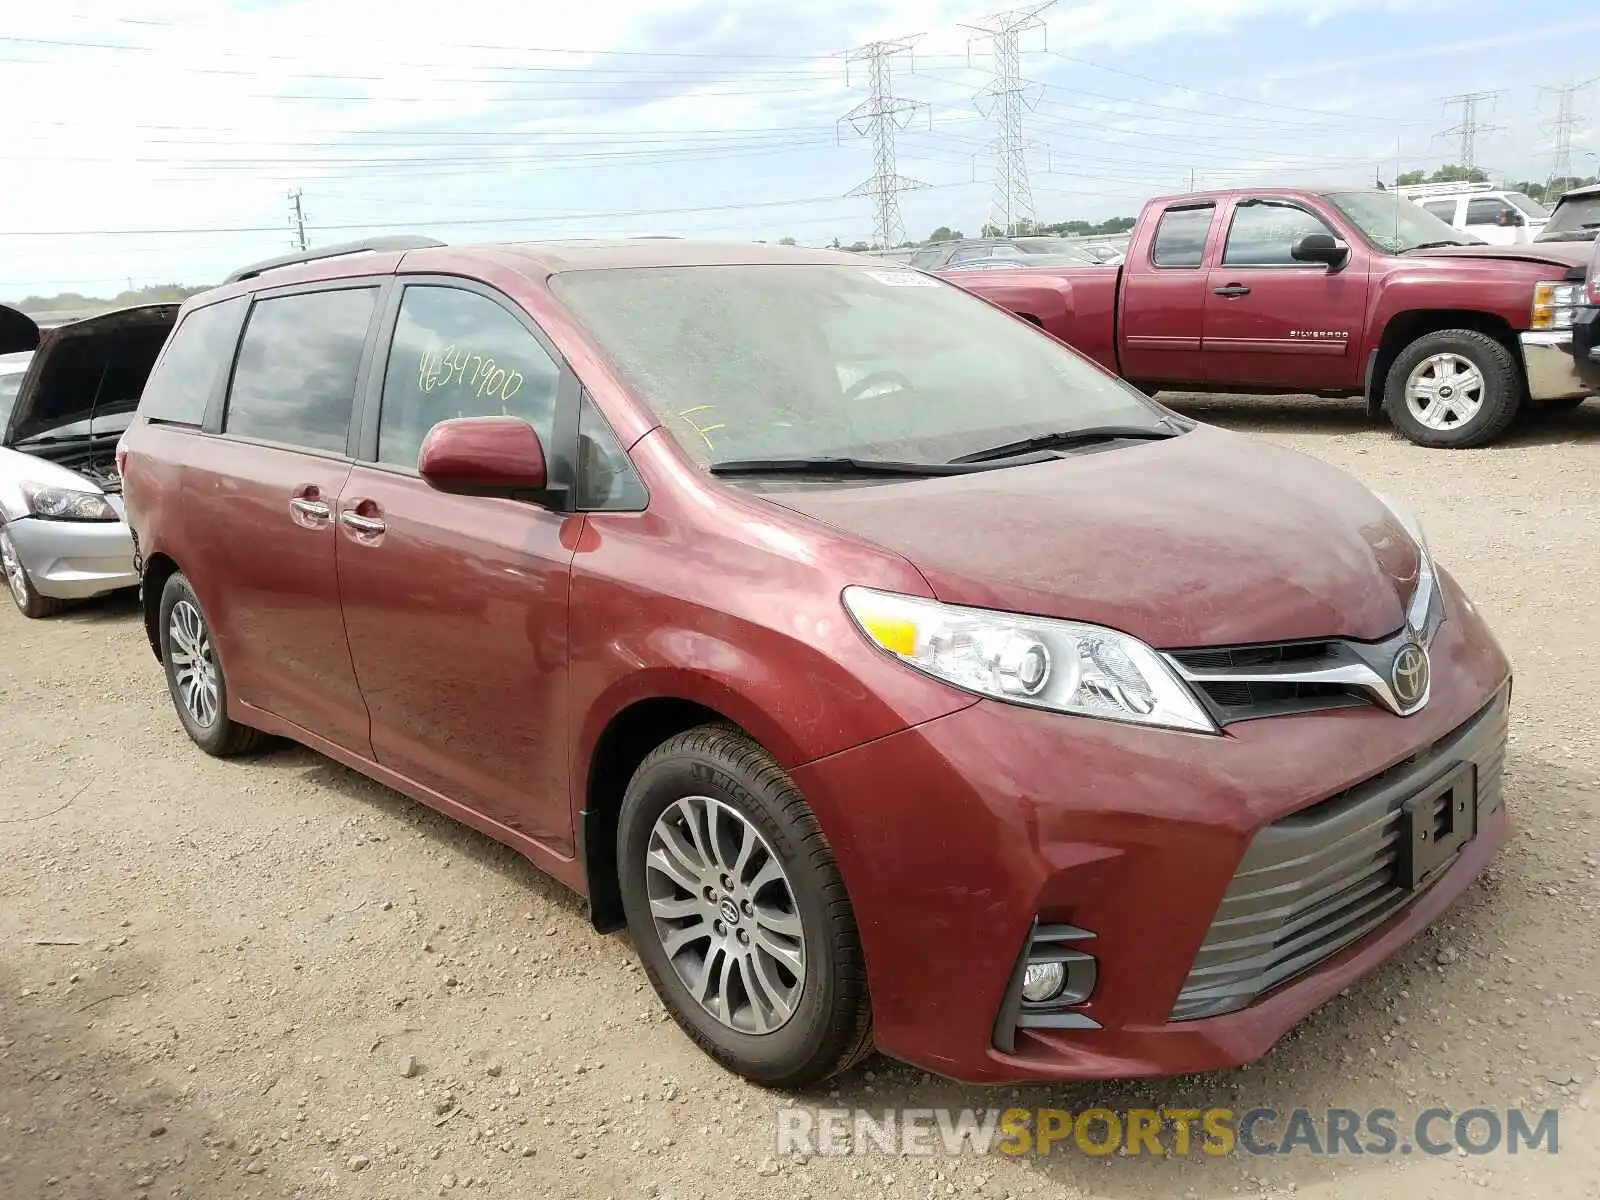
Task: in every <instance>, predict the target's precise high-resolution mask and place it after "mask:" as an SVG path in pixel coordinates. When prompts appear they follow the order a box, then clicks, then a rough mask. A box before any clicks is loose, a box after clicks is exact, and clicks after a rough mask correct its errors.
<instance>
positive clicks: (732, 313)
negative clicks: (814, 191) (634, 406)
mask: <svg viewBox="0 0 1600 1200" xmlns="http://www.w3.org/2000/svg"><path fill="white" fill-rule="evenodd" d="M551 287H552V289H553V290H554V291H555V292H556V294H557V295H558V296H559V297H560V298H561V300H562V302H563V303H564V304H565V305H566V306H567V308H568V309H569V310H571V312H572V313H573V314H574V315H575V316H576V317H577V318H578V320H579V321H580V322H581V323H582V324H583V325H585V326H586V327H587V328H588V331H589V332H590V334H591V335H592V336H593V337H594V338H595V340H596V341H597V342H598V344H599V346H600V348H601V349H602V350H604V352H605V353H606V354H607V355H608V356H609V357H610V358H611V360H612V362H614V363H615V364H616V366H617V368H618V369H619V370H620V371H621V372H622V373H623V374H624V375H625V376H626V377H627V379H628V380H629V382H630V383H631V384H632V385H633V387H634V388H635V389H636V390H637V392H638V393H639V395H640V397H641V398H642V399H643V400H644V401H645V402H646V403H647V404H649V405H650V407H651V408H652V409H653V411H654V412H655V414H656V416H657V417H658V418H659V419H660V420H661V422H662V423H663V425H665V426H666V427H667V428H668V429H669V430H670V431H671V432H672V434H673V435H674V436H675V437H676V438H677V440H678V441H679V442H680V443H681V444H682V445H683V447H684V449H685V450H686V451H687V452H688V453H689V454H690V455H691V456H692V457H694V458H695V459H696V460H697V461H699V462H700V463H701V464H702V465H711V464H714V463H717V462H727V461H730V460H751V459H761V460H767V459H777V458H795V457H803V458H854V459H884V460H894V461H896V462H901V463H947V462H949V461H950V460H951V459H954V458H957V457H959V456H961V455H964V454H971V453H973V452H975V451H980V450H984V449H986V448H989V447H993V446H996V445H1000V444H1004V443H1009V442H1014V441H1020V440H1022V439H1025V438H1029V437H1034V436H1037V435H1041V434H1047V433H1048V434H1057V433H1061V432H1063V431H1068V430H1072V429H1077V428H1083V427H1086V426H1103V425H1119V426H1137V427H1141V428H1151V429H1154V428H1156V427H1158V426H1159V425H1160V423H1161V420H1162V414H1161V412H1160V410H1159V409H1157V408H1156V406H1155V405H1154V404H1152V403H1150V402H1148V401H1146V400H1145V398H1144V397H1143V396H1141V395H1140V394H1139V393H1138V392H1136V391H1134V390H1133V389H1132V388H1131V387H1129V386H1128V385H1126V384H1124V383H1122V382H1120V381H1119V380H1117V379H1116V378H1114V377H1112V376H1110V375H1108V374H1106V373H1105V372H1103V371H1101V370H1099V369H1098V368H1097V367H1095V366H1093V365H1091V364H1090V363H1089V362H1087V361H1086V360H1084V359H1082V358H1080V357H1079V356H1078V355H1077V354H1076V353H1075V352H1073V351H1071V350H1069V349H1067V347H1066V346H1064V345H1062V344H1061V343H1060V342H1058V341H1056V340H1055V339H1053V338H1051V337H1049V336H1048V335H1046V334H1044V333H1042V332H1040V331H1039V330H1037V329H1035V328H1033V327H1032V326H1031V325H1028V324H1026V323H1025V322H1022V321H1020V320H1017V319H1016V318H1014V317H1012V316H1010V315H1008V314H1006V313H1004V312H1001V311H999V310H998V309H995V308H993V307H991V306H990V305H988V304H986V303H985V302H983V301H981V300H979V299H977V298H976V297H974V296H972V295H970V294H968V293H967V292H965V291H963V290H961V289H960V288H958V287H956V286H955V285H954V284H949V283H944V282H942V281H940V280H937V279H933V278H931V277H929V276H926V275H922V274H920V273H918V272H914V271H908V270H905V269H903V268H895V267H879V268H872V267H856V266H849V265H837V266H835V265H832V264H826V265H825V264H813V263H795V264H772V265H757V266H691V267H649V268H636V269H625V270H603V271H575V272H569V273H566V274H561V275H557V276H555V277H554V278H553V279H552V280H551Z"/></svg>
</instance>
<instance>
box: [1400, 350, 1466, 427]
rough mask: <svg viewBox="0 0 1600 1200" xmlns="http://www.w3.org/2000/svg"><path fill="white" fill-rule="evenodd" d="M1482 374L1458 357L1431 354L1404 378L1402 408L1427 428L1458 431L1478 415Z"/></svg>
mask: <svg viewBox="0 0 1600 1200" xmlns="http://www.w3.org/2000/svg"><path fill="white" fill-rule="evenodd" d="M1483 392H1484V380H1483V372H1482V371H1480V370H1479V369H1478V368H1477V366H1476V365H1475V364H1474V363H1473V362H1472V360H1471V359H1469V358H1466V357H1464V356H1462V355H1460V354H1450V353H1444V354H1433V355H1430V356H1429V357H1427V358H1425V359H1423V360H1422V361H1421V362H1419V363H1418V364H1417V365H1416V367H1415V368H1413V369H1412V372H1411V374H1410V376H1409V377H1408V378H1407V379H1406V407H1407V408H1408V409H1409V410H1410V412H1411V415H1412V416H1413V417H1415V418H1416V419H1417V420H1418V421H1419V422H1421V423H1422V424H1423V425H1425V426H1427V427H1428V428H1429V429H1439V430H1449V429H1459V428H1460V427H1461V426H1463V425H1465V424H1467V423H1468V422H1469V421H1471V420H1472V419H1473V418H1474V417H1476V416H1477V415H1478V412H1479V410H1480V409H1482V408H1483V400H1484V395H1483Z"/></svg>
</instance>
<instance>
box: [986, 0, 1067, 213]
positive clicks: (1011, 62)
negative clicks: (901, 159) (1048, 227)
mask: <svg viewBox="0 0 1600 1200" xmlns="http://www.w3.org/2000/svg"><path fill="white" fill-rule="evenodd" d="M1054 3H1055V0H1044V3H1042V4H1035V5H1033V6H1032V7H1030V8H1018V9H1012V10H1011V11H1009V12H1003V13H996V14H995V15H993V16H991V17H985V18H984V19H983V20H982V21H979V22H976V23H975V24H971V25H966V26H964V28H966V29H971V30H975V31H976V32H978V33H980V34H983V35H984V36H985V37H987V38H988V39H989V42H990V44H991V45H992V46H993V47H994V78H993V79H992V80H991V81H990V82H989V85H988V86H987V87H986V88H984V89H983V90H982V91H981V92H979V93H978V94H977V96H975V97H974V98H973V99H974V103H976V104H977V106H978V111H979V112H981V113H983V115H984V116H986V117H992V118H993V119H994V121H995V124H996V125H997V126H998V127H999V131H998V133H997V135H996V137H995V141H994V159H995V179H994V201H993V204H992V205H991V208H990V220H991V222H992V223H993V224H995V225H998V226H999V227H1000V228H1001V229H1002V230H1004V231H1005V232H1006V233H1007V234H1008V235H1009V234H1012V233H1015V232H1016V230H1017V227H1018V225H1019V224H1021V223H1023V222H1028V223H1032V221H1033V191H1032V189H1031V188H1030V187H1029V186H1028V147H1029V143H1028V141H1027V139H1025V138H1024V137H1023V136H1022V113H1023V110H1024V109H1025V108H1031V107H1033V106H1034V105H1035V104H1037V103H1038V100H1039V96H1040V95H1041V94H1042V93H1043V88H1041V87H1040V86H1039V85H1038V84H1035V83H1032V82H1030V81H1028V80H1026V79H1023V77H1022V68H1021V64H1020V59H1019V56H1018V38H1019V37H1020V36H1021V35H1022V34H1024V33H1028V32H1031V31H1032V30H1035V29H1038V30H1043V29H1044V27H1045V24H1044V22H1043V21H1041V20H1040V19H1039V14H1040V13H1042V12H1043V11H1044V10H1045V9H1047V8H1049V7H1050V6H1051V5H1052V4H1054ZM986 105H987V107H985V106H986Z"/></svg>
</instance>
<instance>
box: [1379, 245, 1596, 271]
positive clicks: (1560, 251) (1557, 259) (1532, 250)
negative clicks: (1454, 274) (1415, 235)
mask: <svg viewBox="0 0 1600 1200" xmlns="http://www.w3.org/2000/svg"><path fill="white" fill-rule="evenodd" d="M1589 251H1590V246H1589V245H1588V243H1586V242H1525V243H1523V244H1522V245H1518V246H1435V247H1434V248H1433V249H1432V250H1412V251H1410V252H1408V253H1406V254H1404V255H1402V256H1401V257H1403V258H1411V259H1415V258H1509V259H1514V260H1517V261H1519V262H1531V263H1546V264H1548V265H1550V266H1553V267H1568V268H1570V267H1582V268H1587V267H1588V265H1589Z"/></svg>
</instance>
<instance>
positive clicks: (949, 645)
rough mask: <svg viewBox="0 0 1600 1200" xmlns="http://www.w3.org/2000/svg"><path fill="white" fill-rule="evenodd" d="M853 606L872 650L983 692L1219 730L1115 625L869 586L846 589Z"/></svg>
mask: <svg viewBox="0 0 1600 1200" xmlns="http://www.w3.org/2000/svg"><path fill="white" fill-rule="evenodd" d="M844 605H845V608H846V609H847V610H848V611H849V613H850V615H851V617H853V618H854V619H855V623H856V625H857V626H858V627H859V628H860V629H861V632H862V633H863V634H865V635H866V637H867V640H869V641H870V642H872V644H873V645H875V646H877V647H878V648H879V649H881V650H884V651H886V652H887V653H889V654H892V655H894V656H895V657H896V658H898V659H899V660H900V661H901V662H903V663H905V664H906V665H907V666H910V667H914V668H915V669H916V670H918V671H922V672H923V673H924V674H927V675H931V676H933V677H934V678H935V679H942V680H944V682H946V683H949V684H953V685H954V686H956V687H958V688H963V689H965V690H966V691H969V692H975V693H977V694H978V695H980V696H988V697H990V698H991V699H994V700H1003V701H1005V702H1006V703H1008V704H1022V705H1026V706H1028V707H1030V708H1044V709H1050V710H1052V711H1054V712H1062V713H1075V714H1077V715H1079V716H1084V717H1102V718H1105V719H1108V720H1113V721H1131V722H1134V723H1135V724H1140V725H1159V726H1163V727H1165V728H1168V729H1185V730H1190V731H1194V732H1201V733H1215V732H1216V731H1217V727H1216V725H1215V724H1214V723H1213V722H1212V720H1211V718H1210V717H1209V716H1207V715H1206V711H1205V709H1203V708H1202V707H1201V706H1200V702H1199V701H1198V700H1196V699H1195V697H1194V694H1193V693H1192V692H1191V691H1190V690H1189V688H1188V686H1187V685H1186V684H1184V683H1183V682H1182V681H1181V680H1180V679H1178V677H1177V676H1176V675H1174V674H1173V673H1172V671H1171V670H1169V669H1168V667H1167V666H1166V664H1165V663H1164V662H1163V661H1162V660H1161V657H1160V656H1159V655H1158V654H1157V653H1156V652H1155V651H1154V650H1152V649H1151V648H1150V647H1149V646H1146V645H1145V644H1144V643H1143V642H1141V641H1139V640H1138V639H1137V638H1131V637H1129V636H1128V635H1127V634H1125V633H1118V632H1117V631H1116V630H1114V629H1105V628H1103V627H1101V626H1099V625H1085V624H1082V623H1080V622H1077V621H1058V620H1052V619H1050V618H1047V617H1025V616H1019V615H1016V614H1013V613H1004V612H995V611H992V610H990V609H983V608H963V607H959V606H957V605H952V604H941V603H939V602H938V601H936V600H925V599H922V598H921V597H916V596H902V595H899V594H897V593H894V592H880V591H874V590H873V589H871V588H863V587H848V588H846V589H845V590H844Z"/></svg>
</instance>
